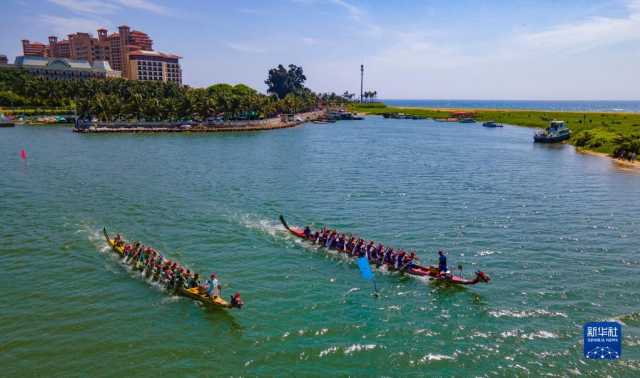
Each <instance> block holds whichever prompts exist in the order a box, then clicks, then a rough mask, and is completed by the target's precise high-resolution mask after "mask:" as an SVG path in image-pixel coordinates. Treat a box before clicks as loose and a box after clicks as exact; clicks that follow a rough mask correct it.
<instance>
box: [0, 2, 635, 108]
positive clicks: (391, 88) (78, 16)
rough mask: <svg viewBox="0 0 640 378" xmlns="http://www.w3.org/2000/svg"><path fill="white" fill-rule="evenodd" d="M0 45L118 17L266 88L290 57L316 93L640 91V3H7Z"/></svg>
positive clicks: (220, 77) (208, 73) (581, 94)
mask: <svg viewBox="0 0 640 378" xmlns="http://www.w3.org/2000/svg"><path fill="white" fill-rule="evenodd" d="M0 9H2V15H3V17H2V23H0V54H5V55H7V56H8V57H9V59H10V60H13V58H14V57H15V56H16V55H21V53H22V51H21V44H20V40H21V39H29V40H34V41H39V42H43V43H47V37H48V36H49V35H57V36H59V37H63V36H66V35H67V34H69V33H73V32H77V31H82V32H91V33H92V34H94V35H95V34H96V29H98V28H101V27H105V28H107V29H109V31H110V32H111V31H114V30H116V29H117V26H118V25H122V24H126V25H129V26H130V27H131V28H132V29H136V30H141V31H144V32H146V33H147V34H149V35H150V36H151V38H152V39H153V41H154V49H155V50H158V51H163V52H169V53H174V54H177V55H180V56H181V57H182V60H181V64H182V70H183V82H184V83H185V84H188V85H191V86H195V87H205V86H208V85H211V84H214V83H220V82H225V83H231V84H237V83H244V84H247V85H249V86H251V87H254V88H256V89H258V90H260V91H265V90H266V87H265V84H264V80H265V79H266V76H267V71H268V70H269V68H271V67H274V66H276V65H278V64H284V65H287V64H296V65H300V66H302V67H303V68H304V71H305V74H306V76H307V83H306V84H307V86H308V87H309V88H311V89H312V90H314V91H316V92H331V91H334V92H336V93H342V92H344V91H345V90H348V91H350V92H359V87H360V64H364V65H365V78H364V82H365V84H364V89H365V90H375V91H377V92H378V97H379V98H387V99H391V98H394V99H507V100H510V99H513V100H640V0H591V1H586V0H563V1H554V0H510V1H501V0H496V1H492V0H485V1H482V0H477V1H470V0H448V1H447V0H443V1H429V0H422V1H418V0H416V1H409V0H394V1H387V0H381V1H362V0H270V1H249V0H247V1H242V0H238V1H222V0H212V1H200V0H180V1H161V0H33V1H29V0H2V4H1V5H0Z"/></svg>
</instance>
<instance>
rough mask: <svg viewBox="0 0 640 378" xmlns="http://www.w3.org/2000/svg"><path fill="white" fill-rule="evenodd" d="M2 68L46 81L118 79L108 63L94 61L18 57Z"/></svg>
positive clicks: (117, 75)
mask: <svg viewBox="0 0 640 378" xmlns="http://www.w3.org/2000/svg"><path fill="white" fill-rule="evenodd" d="M3 68H9V69H18V70H24V71H26V72H28V73H30V74H32V75H35V76H40V77H43V78H45V79H47V80H78V79H106V78H117V77H120V71H115V70H113V69H111V66H109V62H106V61H99V60H95V61H93V63H89V62H88V61H86V60H72V59H67V58H45V57H41V56H18V57H16V60H15V63H14V64H8V65H5V66H3Z"/></svg>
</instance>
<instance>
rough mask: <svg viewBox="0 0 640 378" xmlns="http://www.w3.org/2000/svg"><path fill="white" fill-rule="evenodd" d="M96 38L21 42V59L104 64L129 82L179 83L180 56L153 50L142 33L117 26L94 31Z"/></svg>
mask: <svg viewBox="0 0 640 378" xmlns="http://www.w3.org/2000/svg"><path fill="white" fill-rule="evenodd" d="M97 32H98V37H97V38H95V37H93V36H92V35H91V34H89V33H80V32H78V33H75V34H69V35H68V36H67V39H63V40H58V37H56V36H50V37H49V44H48V45H45V44H43V43H40V42H31V41H29V40H26V39H25V40H22V51H23V54H24V56H25V57H43V58H66V59H70V60H73V61H87V62H89V64H90V65H93V64H94V62H99V61H105V62H107V63H109V66H110V67H111V68H112V69H113V70H117V71H120V72H121V75H122V77H123V78H126V79H129V80H156V81H168V82H175V83H178V84H182V69H181V68H180V59H181V58H180V57H179V56H177V55H173V54H166V53H161V52H158V51H154V50H153V41H152V40H151V38H150V37H149V35H147V34H146V33H144V32H141V31H138V30H131V29H130V28H129V27H128V26H126V25H122V26H119V27H118V32H114V33H111V34H109V33H108V31H107V29H98V30H97Z"/></svg>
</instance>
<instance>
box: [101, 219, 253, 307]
mask: <svg viewBox="0 0 640 378" xmlns="http://www.w3.org/2000/svg"><path fill="white" fill-rule="evenodd" d="M102 232H103V234H104V237H105V239H106V240H107V244H109V246H110V247H111V249H112V251H113V252H114V253H116V254H117V255H118V257H119V258H120V259H121V260H122V262H123V263H125V264H128V265H130V266H131V267H132V269H133V270H136V271H140V272H142V274H143V275H144V276H145V277H146V278H148V279H151V280H153V281H156V282H158V283H160V284H161V285H162V286H164V287H165V288H166V289H167V290H168V291H169V292H174V293H175V294H178V295H181V296H183V297H187V298H191V299H193V300H196V301H198V302H200V303H202V304H204V305H206V306H207V307H210V308H215V309H221V308H224V309H226V308H242V306H243V305H244V302H243V301H242V299H241V298H240V294H238V293H236V294H235V295H233V296H232V297H231V299H230V302H227V301H226V300H224V299H222V298H221V297H220V296H219V295H218V294H219V290H220V286H219V284H218V280H217V278H215V275H214V274H212V276H211V279H210V280H207V281H206V283H205V284H204V285H203V284H201V283H200V280H199V275H198V274H197V273H195V272H194V273H192V272H191V271H190V270H188V269H185V268H184V267H181V266H179V265H178V263H175V262H174V263H172V262H171V260H167V259H165V258H164V257H163V256H162V255H161V254H160V253H158V252H157V251H155V250H154V249H152V248H150V247H146V248H145V247H144V246H141V245H140V243H133V244H128V243H126V242H125V241H124V240H122V239H121V238H120V235H117V236H116V237H115V238H113V239H112V238H110V237H109V234H107V229H106V228H103V230H102ZM214 280H215V281H214Z"/></svg>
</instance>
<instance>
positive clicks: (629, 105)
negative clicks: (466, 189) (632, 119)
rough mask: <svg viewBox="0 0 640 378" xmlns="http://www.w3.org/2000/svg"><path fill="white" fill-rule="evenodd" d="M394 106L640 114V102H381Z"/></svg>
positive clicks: (394, 100)
mask: <svg viewBox="0 0 640 378" xmlns="http://www.w3.org/2000/svg"><path fill="white" fill-rule="evenodd" d="M380 101H382V102H384V103H385V104H387V105H388V106H393V107H403V108H431V109H443V110H444V109H458V110H459V109H465V110H481V109H483V110H538V111H569V112H571V111H573V112H607V113H640V100H628V101H616V100H557V101H550V100H447V99H442V100H434V99H422V100H421V99H404V100H401V99H384V100H380Z"/></svg>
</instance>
